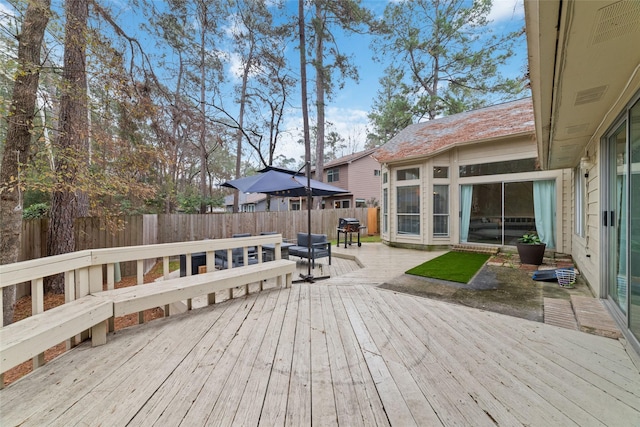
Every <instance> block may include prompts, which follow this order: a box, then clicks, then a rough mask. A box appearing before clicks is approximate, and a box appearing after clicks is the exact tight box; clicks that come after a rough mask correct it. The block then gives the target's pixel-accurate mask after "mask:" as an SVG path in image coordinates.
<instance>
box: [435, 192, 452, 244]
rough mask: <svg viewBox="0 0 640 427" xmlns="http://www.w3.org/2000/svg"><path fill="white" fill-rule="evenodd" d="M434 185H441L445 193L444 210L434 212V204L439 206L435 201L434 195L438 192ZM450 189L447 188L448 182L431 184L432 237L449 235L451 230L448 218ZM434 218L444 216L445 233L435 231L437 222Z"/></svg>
mask: <svg viewBox="0 0 640 427" xmlns="http://www.w3.org/2000/svg"><path fill="white" fill-rule="evenodd" d="M436 187H441V188H442V191H443V192H444V193H446V202H445V203H444V205H443V206H444V207H445V208H446V209H445V210H446V212H436V206H439V204H437V203H436V200H435V199H436V195H437V194H439V192H437V191H436ZM450 195H451V194H450V190H449V184H434V185H433V229H432V233H433V237H449V236H450V232H451V221H450V218H449V215H450V211H451V207H450V203H451V201H450ZM436 218H446V229H447V231H446V232H445V233H436V225H437V224H438V221H436Z"/></svg>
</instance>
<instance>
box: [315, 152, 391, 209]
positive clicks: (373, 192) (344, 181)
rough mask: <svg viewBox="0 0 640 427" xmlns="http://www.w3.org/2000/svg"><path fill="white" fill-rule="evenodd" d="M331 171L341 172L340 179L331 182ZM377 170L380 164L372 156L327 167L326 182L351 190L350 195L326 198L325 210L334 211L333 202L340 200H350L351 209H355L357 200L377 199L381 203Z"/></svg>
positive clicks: (325, 171)
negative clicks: (375, 172) (329, 177)
mask: <svg viewBox="0 0 640 427" xmlns="http://www.w3.org/2000/svg"><path fill="white" fill-rule="evenodd" d="M331 169H338V170H339V174H340V176H339V178H340V179H338V180H337V181H332V182H329V180H328V171H329V170H331ZM375 170H380V163H378V162H377V161H376V160H375V159H373V158H372V157H371V156H370V155H366V156H364V157H361V158H357V159H354V160H352V161H351V162H349V163H342V164H338V165H335V166H329V167H327V168H326V169H325V170H324V182H327V183H329V184H331V185H335V186H336V187H340V188H344V189H345V190H349V193H350V194H344V195H337V196H333V197H325V198H324V202H325V209H332V208H333V202H335V201H340V200H349V203H350V207H351V208H353V207H355V204H356V200H360V199H362V200H364V201H365V202H368V201H369V200H371V199H375V200H376V201H377V202H379V201H380V176H379V175H378V176H376V175H374V171H375Z"/></svg>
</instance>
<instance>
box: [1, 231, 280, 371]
mask: <svg viewBox="0 0 640 427" xmlns="http://www.w3.org/2000/svg"><path fill="white" fill-rule="evenodd" d="M281 242H282V235H280V234H276V235H265V236H251V237H242V238H230V239H211V240H201V241H194V242H181V243H166V244H156V245H142V246H128V247H120V248H110V249H91V250H83V251H79V252H74V253H69V254H64V255H57V256H51V257H45V258H40V259H35V260H30V261H22V262H18V263H14V264H7V265H0V289H1V288H5V287H7V286H12V285H17V284H20V283H24V282H29V283H30V284H31V296H32V314H38V313H43V312H44V281H45V278H47V277H48V276H53V275H57V274H64V283H65V288H64V289H65V290H64V292H65V304H66V303H69V302H71V301H74V300H76V299H79V298H82V297H84V296H87V295H91V294H96V293H100V292H102V291H104V290H105V283H106V289H107V290H112V289H114V288H115V266H116V264H117V263H121V262H128V261H134V262H135V264H136V265H137V272H136V273H137V274H136V276H137V285H141V284H143V283H144V266H143V264H144V261H145V260H148V259H153V260H158V259H161V260H162V266H163V276H164V278H168V277H169V273H170V271H169V260H170V258H172V257H176V256H180V255H185V258H186V274H187V275H188V276H190V275H191V273H192V272H191V264H192V263H191V255H192V254H195V253H202V252H204V253H205V254H206V266H207V271H209V272H213V271H214V270H215V251H225V252H226V253H227V259H231V253H232V250H233V249H235V248H242V249H243V254H244V258H245V264H247V263H248V262H247V261H246V260H247V257H248V252H249V248H253V247H257V249H258V250H257V254H258V262H259V263H262V261H263V259H262V253H263V251H262V247H263V245H273V246H275V250H276V253H277V254H278V255H277V256H276V258H279V253H280V251H279V249H280V244H281ZM231 267H232V263H229V268H231ZM265 267H266V265H265ZM105 272H106V280H105V277H104V274H105ZM214 274H215V273H214ZM1 298H2V292H0V307H3V305H2V300H1ZM0 318H1V316H0ZM19 323H20V322H17V324H19ZM12 327H13V328H15V326H13V325H12ZM89 327H91V325H87V328H89ZM71 345H73V343H71ZM43 361H44V359H43V358H42V357H41V358H39V359H38V360H36V359H35V358H34V367H37V365H39V364H41V363H43Z"/></svg>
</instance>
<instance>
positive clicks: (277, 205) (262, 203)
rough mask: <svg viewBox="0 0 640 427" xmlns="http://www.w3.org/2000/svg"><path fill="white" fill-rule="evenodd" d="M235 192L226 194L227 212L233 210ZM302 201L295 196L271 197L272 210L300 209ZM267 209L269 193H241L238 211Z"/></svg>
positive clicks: (261, 210) (262, 210)
mask: <svg viewBox="0 0 640 427" xmlns="http://www.w3.org/2000/svg"><path fill="white" fill-rule="evenodd" d="M233 199H234V197H233V194H231V195H228V196H225V198H224V205H225V209H226V211H227V212H233ZM299 209H300V201H299V200H298V198H295V197H291V198H289V197H271V203H270V210H271V211H273V212H276V211H288V210H299ZM266 210H267V195H266V194H262V193H249V194H246V193H242V192H240V193H239V200H238V211H240V212H264V211H266Z"/></svg>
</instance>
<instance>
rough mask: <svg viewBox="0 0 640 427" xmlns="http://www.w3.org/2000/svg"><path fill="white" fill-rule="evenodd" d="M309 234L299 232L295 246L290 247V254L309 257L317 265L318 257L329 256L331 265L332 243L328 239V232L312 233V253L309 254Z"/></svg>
mask: <svg viewBox="0 0 640 427" xmlns="http://www.w3.org/2000/svg"><path fill="white" fill-rule="evenodd" d="M308 242H309V235H308V234H307V233H298V239H297V242H296V244H295V245H294V246H291V247H290V248H289V255H294V256H299V257H300V258H307V259H308V260H311V261H312V262H313V264H314V265H315V260H316V259H318V258H324V257H329V265H331V243H330V242H329V241H328V240H327V235H326V234H311V254H309V244H308Z"/></svg>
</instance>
